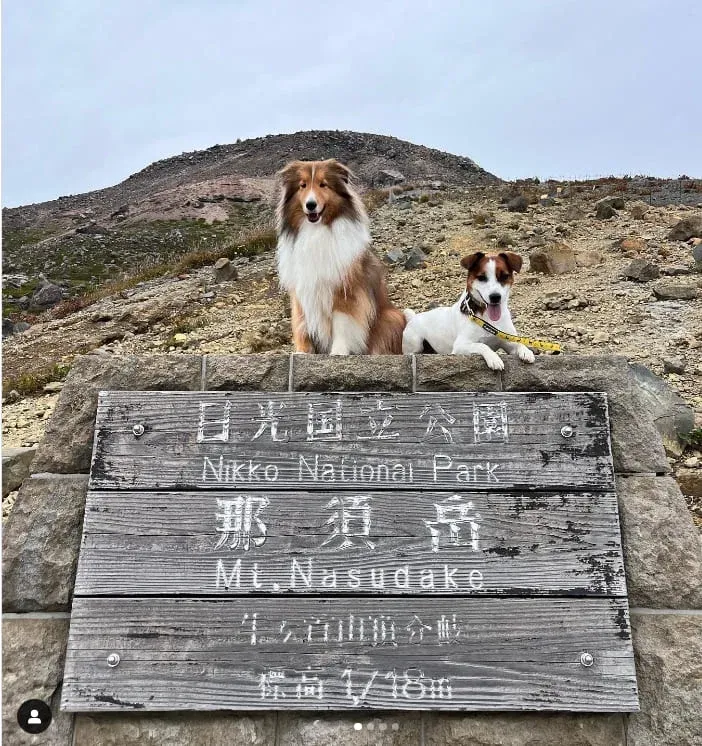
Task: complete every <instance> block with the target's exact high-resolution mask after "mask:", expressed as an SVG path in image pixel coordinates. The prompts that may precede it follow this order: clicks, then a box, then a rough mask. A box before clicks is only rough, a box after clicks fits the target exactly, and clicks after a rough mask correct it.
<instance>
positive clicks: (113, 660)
mask: <svg viewBox="0 0 702 746" xmlns="http://www.w3.org/2000/svg"><path fill="white" fill-rule="evenodd" d="M107 665H108V666H109V667H110V668H114V667H115V666H119V655H118V654H117V653H110V654H109V655H108V656H107Z"/></svg>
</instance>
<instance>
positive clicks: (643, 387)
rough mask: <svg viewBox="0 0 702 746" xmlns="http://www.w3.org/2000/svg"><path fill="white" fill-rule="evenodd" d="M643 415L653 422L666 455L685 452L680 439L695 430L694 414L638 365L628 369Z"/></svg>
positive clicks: (685, 404)
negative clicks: (638, 396)
mask: <svg viewBox="0 0 702 746" xmlns="http://www.w3.org/2000/svg"><path fill="white" fill-rule="evenodd" d="M629 370H630V372H631V375H632V377H633V380H634V382H635V383H636V386H637V390H638V392H639V394H640V396H641V399H642V403H643V405H644V407H645V411H646V412H647V413H648V415H649V416H650V417H651V418H652V420H653V423H654V425H655V427H656V429H657V430H658V432H659V434H660V436H661V438H662V440H663V445H664V446H665V449H666V452H667V453H669V454H670V455H672V456H679V455H680V454H681V453H682V452H683V449H684V443H683V442H682V441H681V436H683V435H686V434H687V433H689V432H690V430H692V429H693V428H694V427H695V413H694V410H693V409H692V407H690V406H689V405H688V404H687V403H686V402H685V401H683V399H681V398H680V397H679V396H678V395H677V394H676V393H675V392H674V391H673V389H671V388H670V386H669V385H668V384H667V383H666V382H665V381H664V380H663V379H662V378H659V377H658V376H657V375H655V373H653V372H651V371H650V370H649V369H648V368H646V367H645V366H643V365H639V364H638V363H633V364H631V365H630V366H629Z"/></svg>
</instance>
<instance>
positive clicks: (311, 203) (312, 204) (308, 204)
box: [305, 199, 317, 212]
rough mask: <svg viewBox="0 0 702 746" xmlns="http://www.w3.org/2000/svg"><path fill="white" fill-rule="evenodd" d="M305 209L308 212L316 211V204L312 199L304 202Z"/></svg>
mask: <svg viewBox="0 0 702 746" xmlns="http://www.w3.org/2000/svg"><path fill="white" fill-rule="evenodd" d="M305 207H306V208H307V209H308V210H309V211H310V212H314V211H315V210H316V209H317V203H316V202H315V201H314V200H313V199H308V200H307V202H305Z"/></svg>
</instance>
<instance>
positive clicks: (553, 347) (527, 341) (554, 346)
mask: <svg viewBox="0 0 702 746" xmlns="http://www.w3.org/2000/svg"><path fill="white" fill-rule="evenodd" d="M461 312H462V313H464V314H466V316H468V317H469V318H470V320H471V321H472V322H473V323H475V324H477V325H478V326H482V327H483V329H485V331H486V332H488V333H490V334H494V335H495V336H496V337H498V338H499V339H504V340H505V341H507V342H517V343H519V344H523V345H526V346H527V347H533V348H534V349H536V350H547V351H549V352H560V351H561V346H560V345H559V344H558V343H557V342H545V341H544V340H542V339H532V338H531V337H518V336H517V335H516V334H507V332H501V331H500V330H499V329H498V328H497V327H496V326H493V325H492V324H490V323H489V322H487V321H485V319H481V318H480V317H479V316H476V315H475V314H474V313H473V312H472V311H471V310H470V308H469V307H468V303H466V299H465V298H464V299H463V303H461Z"/></svg>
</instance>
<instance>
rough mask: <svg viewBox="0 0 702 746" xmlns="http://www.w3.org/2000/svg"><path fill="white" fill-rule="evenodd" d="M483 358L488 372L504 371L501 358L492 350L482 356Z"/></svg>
mask: <svg viewBox="0 0 702 746" xmlns="http://www.w3.org/2000/svg"><path fill="white" fill-rule="evenodd" d="M483 357H484V358H485V362H486V363H487V366H488V368H490V370H504V369H505V364H504V362H503V361H502V358H501V357H500V356H499V355H498V354H497V353H496V352H493V351H492V350H490V351H489V353H488V352H486V353H484V354H483Z"/></svg>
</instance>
